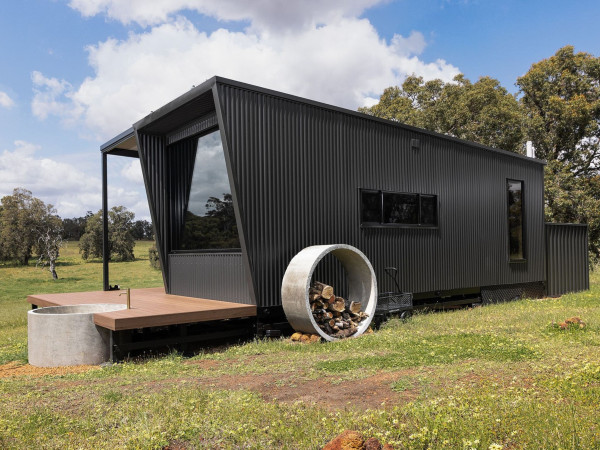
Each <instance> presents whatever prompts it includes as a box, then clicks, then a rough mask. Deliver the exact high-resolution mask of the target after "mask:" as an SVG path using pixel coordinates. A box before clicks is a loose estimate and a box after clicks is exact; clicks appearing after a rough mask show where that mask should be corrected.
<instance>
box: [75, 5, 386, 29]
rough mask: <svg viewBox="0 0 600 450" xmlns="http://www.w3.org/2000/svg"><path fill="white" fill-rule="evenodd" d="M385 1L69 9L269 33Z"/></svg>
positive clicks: (348, 14)
mask: <svg viewBox="0 0 600 450" xmlns="http://www.w3.org/2000/svg"><path fill="white" fill-rule="evenodd" d="M386 1H387V0H326V1H323V0H303V1H298V0H252V1H248V0H219V1H214V0H128V1H123V0H71V1H70V2H69V6H70V7H71V8H73V9H75V10H77V11H79V12H80V13H81V14H82V15H83V16H85V17H91V16H94V15H97V14H105V15H106V16H107V17H109V18H111V19H114V20H117V21H119V22H122V23H124V24H129V23H131V22H136V23H138V24H139V25H141V26H149V25H157V24H160V23H164V22H167V21H168V20H169V19H171V18H173V15H174V14H176V13H178V12H181V11H184V10H193V11H196V12H199V13H201V14H204V15H207V16H211V17H214V18H216V19H218V20H222V21H249V22H250V23H252V26H253V27H255V28H259V29H269V30H272V31H275V30H277V31H284V30H288V31H289V30H296V29H298V28H302V27H310V26H313V25H317V24H322V23H330V22H332V21H334V20H337V19H340V18H343V17H358V16H360V14H361V13H362V12H363V11H364V10H366V9H368V8H369V7H371V6H374V5H376V4H378V3H385V2H386Z"/></svg>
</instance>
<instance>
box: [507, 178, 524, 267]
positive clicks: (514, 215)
mask: <svg viewBox="0 0 600 450" xmlns="http://www.w3.org/2000/svg"><path fill="white" fill-rule="evenodd" d="M506 184H507V191H508V254H509V260H510V261H523V260H525V250H524V248H525V245H524V226H523V182H522V181H518V180H507V182H506Z"/></svg>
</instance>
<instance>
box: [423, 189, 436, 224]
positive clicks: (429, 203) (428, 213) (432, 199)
mask: <svg viewBox="0 0 600 450" xmlns="http://www.w3.org/2000/svg"><path fill="white" fill-rule="evenodd" d="M421 224H422V225H428V226H432V227H435V226H437V197H436V196H435V195H421Z"/></svg>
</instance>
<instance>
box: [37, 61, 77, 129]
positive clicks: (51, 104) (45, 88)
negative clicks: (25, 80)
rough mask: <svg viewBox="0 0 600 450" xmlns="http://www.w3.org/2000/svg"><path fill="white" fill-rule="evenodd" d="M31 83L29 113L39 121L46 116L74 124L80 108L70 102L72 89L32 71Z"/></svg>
mask: <svg viewBox="0 0 600 450" xmlns="http://www.w3.org/2000/svg"><path fill="white" fill-rule="evenodd" d="M31 81H32V82H33V92H34V96H33V100H32V102H31V111H32V113H33V115H34V116H36V117H37V118H39V119H42V120H44V119H46V117H48V115H50V114H52V115H57V116H60V117H61V118H62V119H63V121H64V122H65V123H72V122H74V121H75V120H76V119H77V118H78V117H79V116H80V115H81V113H82V107H81V106H80V105H79V104H77V102H74V101H72V100H71V96H72V93H73V87H72V86H71V84H70V83H69V82H67V81H65V80H58V79H56V78H47V77H45V76H44V75H42V73H40V72H38V71H34V72H32V74H31Z"/></svg>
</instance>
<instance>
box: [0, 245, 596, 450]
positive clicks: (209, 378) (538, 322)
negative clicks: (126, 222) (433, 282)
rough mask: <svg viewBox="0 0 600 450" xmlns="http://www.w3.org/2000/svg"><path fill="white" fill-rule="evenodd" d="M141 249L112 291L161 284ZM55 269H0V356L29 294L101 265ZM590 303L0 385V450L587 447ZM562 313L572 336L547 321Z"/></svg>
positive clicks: (69, 258)
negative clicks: (356, 436)
mask: <svg viewBox="0 0 600 450" xmlns="http://www.w3.org/2000/svg"><path fill="white" fill-rule="evenodd" d="M142 245H143V244H138V247H136V254H139V255H140V256H141V258H140V259H139V260H137V261H135V262H132V263H115V264H111V269H112V272H113V273H118V274H119V276H121V277H122V279H118V280H117V279H115V278H114V277H115V276H114V275H113V279H112V280H111V282H113V283H115V282H118V283H119V284H130V285H131V286H132V287H149V286H159V285H161V282H162V281H161V278H160V273H159V272H157V271H154V270H153V269H151V268H150V267H149V264H148V261H147V256H146V255H147V248H143V249H142V247H141V246H142ZM139 249H141V250H140V251H138V250H139ZM63 258H64V260H63ZM62 261H64V263H62V264H61V265H59V276H61V279H60V280H59V281H58V282H56V283H53V282H52V280H51V279H50V275H49V274H47V273H45V272H42V271H41V270H40V269H36V268H35V267H27V268H13V267H2V268H0V306H1V307H2V311H3V314H2V316H1V317H0V362H4V363H6V362H14V363H13V364H24V362H25V360H26V319H25V311H26V310H27V309H28V305H27V304H26V303H25V301H24V300H25V297H26V295H27V294H28V293H32V292H59V291H69V290H72V291H74V290H92V289H99V288H100V286H101V276H100V274H101V264H98V263H97V262H89V263H82V262H81V261H80V259H79V257H78V255H77V253H76V250H73V248H71V247H69V248H68V249H67V251H66V252H64V254H63V256H61V262H62ZM121 274H122V275H121ZM599 298H600V274H599V273H598V271H596V272H594V273H592V289H591V290H590V291H587V292H582V293H577V294H569V295H565V296H563V297H561V298H558V299H541V300H522V301H518V302H512V303H505V304H498V305H490V306H486V307H482V308H475V309H463V310H456V311H451V312H445V313H435V314H417V315H415V316H414V317H413V318H412V319H411V320H409V321H407V322H404V321H400V320H391V321H390V322H388V323H387V324H386V325H385V326H384V327H383V328H382V329H381V330H379V331H378V332H376V333H373V334H371V335H366V336H362V337H360V338H357V339H349V340H346V341H340V342H334V343H327V344H325V343H323V344H313V345H294V344H291V343H289V342H287V341H285V340H283V339H281V340H256V341H253V342H250V343H246V344H240V345H237V346H232V347H229V348H226V349H218V350H216V351H210V352H208V351H207V352H206V353H202V354H199V355H197V356H195V357H193V358H184V357H182V356H181V355H178V354H171V355H169V356H166V357H163V358H152V359H147V360H143V361H137V362H125V363H121V364H116V365H113V366H111V367H105V368H98V369H95V370H90V371H87V372H84V373H64V374H60V375H25V376H14V377H11V378H0V448H3V447H7V448H114V447H119V448H161V447H162V446H165V445H168V444H170V443H171V444H173V443H178V444H180V445H185V446H188V447H190V448H256V449H262V448H289V449H297V448H307V449H310V448H320V447H322V446H323V445H324V444H325V443H326V442H327V441H328V440H330V439H331V438H333V437H334V436H335V435H336V434H338V433H340V432H341V431H343V430H344V429H356V430H358V431H361V432H363V433H364V434H366V435H368V436H374V437H377V438H379V439H381V440H382V441H384V442H388V443H392V444H394V445H395V446H396V448H411V449H413V448H414V449H423V448H453V449H454V448H460V449H470V448H477V449H490V448H491V449H499V448H507V449H508V448H556V449H558V448H563V449H564V448H590V449H591V448H598V447H600V415H599V414H598V405H599V404H600V304H599V301H598V299H599ZM571 316H579V317H581V318H582V319H583V320H584V321H585V322H586V327H585V328H575V327H573V328H570V329H567V330H560V329H559V328H557V327H556V326H555V325H553V323H557V322H561V321H563V320H564V319H566V318H567V317H571ZM361 392H362V394H361ZM332 393H334V394H332ZM348 399H351V400H352V401H351V402H350V403H347V401H346V400H348ZM375 399H381V401H379V400H377V401H376V400H375ZM311 400H312V401H311Z"/></svg>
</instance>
